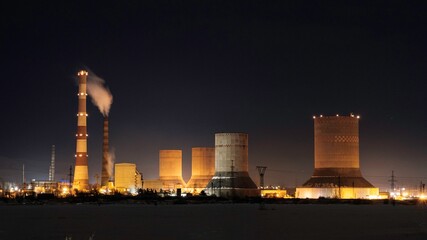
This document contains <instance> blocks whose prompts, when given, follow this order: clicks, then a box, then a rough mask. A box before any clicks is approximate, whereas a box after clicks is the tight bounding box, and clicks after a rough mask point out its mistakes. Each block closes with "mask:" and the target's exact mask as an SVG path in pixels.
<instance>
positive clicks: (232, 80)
mask: <svg viewBox="0 0 427 240" xmlns="http://www.w3.org/2000/svg"><path fill="white" fill-rule="evenodd" d="M67 2H68V3H58V2H56V1H51V2H50V3H46V2H40V1H36V2H33V3H31V4H29V3H13V4H12V3H7V2H5V1H3V2H2V3H1V5H2V6H1V10H0V11H1V35H0V36H1V38H0V39H1V42H0V44H1V45H0V49H1V65H0V70H1V82H2V87H1V92H2V93H1V95H0V100H1V106H2V114H1V116H2V117H1V120H0V121H1V122H0V126H1V138H0V178H3V180H4V181H19V180H20V179H21V172H20V169H21V167H22V164H25V166H26V170H27V171H26V175H27V179H32V178H36V179H47V177H48V167H49V163H50V151H51V145H52V144H55V145H56V148H57V155H56V159H57V162H56V163H57V167H56V173H57V178H58V179H61V178H65V177H66V174H67V172H68V168H69V166H70V165H74V151H75V132H76V125H77V121H76V120H77V119H76V113H77V90H78V89H77V85H76V73H77V71H78V70H80V69H82V68H90V69H91V70H92V71H93V72H95V73H96V74H97V75H98V76H100V77H102V78H103V79H105V81H106V83H107V85H108V87H109V88H110V90H111V92H112V94H113V96H114V101H113V105H112V107H111V112H110V143H111V146H112V147H113V148H115V152H116V157H117V159H116V161H117V162H135V163H137V166H138V168H139V170H141V171H142V172H143V174H144V178H146V179H152V178H156V177H157V176H158V151H159V150H160V149H182V150H183V175H184V179H185V180H188V179H189V178H190V175H191V147H196V146H214V133H215V132H246V133H248V134H249V166H250V174H251V176H252V177H253V178H254V180H255V181H256V182H258V176H257V174H256V170H255V166H256V165H265V166H267V167H268V168H267V172H266V180H265V182H266V184H281V185H285V186H295V184H302V183H303V182H304V181H305V180H307V179H308V178H309V176H310V175H311V173H312V171H313V121H312V115H314V114H324V115H327V114H337V113H339V114H350V113H351V112H353V113H355V114H360V115H361V121H360V156H361V157H360V161H361V167H362V172H363V174H364V175H365V176H366V178H367V179H368V180H370V181H371V182H372V183H373V184H374V185H377V186H379V187H386V186H388V184H389V183H388V182H387V179H388V178H387V177H385V176H389V175H390V174H391V171H392V170H394V171H395V174H396V175H397V176H398V177H400V178H398V180H399V182H398V185H399V184H400V185H406V186H407V187H409V186H415V185H417V184H418V183H419V181H420V180H424V181H427V161H426V160H427V159H426V158H427V147H426V146H427V124H426V123H427V110H426V108H425V105H426V103H427V98H426V87H425V86H426V84H424V82H425V81H426V79H427V67H426V66H427V55H426V54H427V45H426V44H427V30H426V26H427V15H426V12H427V5H426V4H425V3H424V2H423V1H368V3H361V2H359V1H348V2H347V1H340V3H336V2H335V1H330V2H328V1H308V2H302V1H295V2H293V1H242V2H237V1H126V2H125V1H102V4H100V3H98V4H95V3H91V2H90V1H85V2H84V3H76V2H75V1H71V2H70V1H67ZM88 113H89V119H88V131H89V146H88V152H89V175H90V177H91V182H94V181H95V180H94V175H95V174H96V173H99V172H100V169H101V164H100V163H101V151H102V115H101V114H100V113H99V111H98V110H97V108H96V107H94V106H93V104H92V103H91V102H90V101H88ZM0 180H1V179H0Z"/></svg>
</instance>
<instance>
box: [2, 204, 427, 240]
mask: <svg viewBox="0 0 427 240" xmlns="http://www.w3.org/2000/svg"><path fill="white" fill-rule="evenodd" d="M0 223H1V224H0V239H73V240H77V239H85V240H87V239H102V240H108V239H187V240H189V239H316V240H319V239H363V240H367V239H372V240H374V239H375V240H382V239H384V240H385V239H387V240H390V239H423V240H425V239H427V206H425V205H409V206H406V205H396V206H393V205H391V204H390V205H382V204H375V205H352V204H266V205H264V207H262V206H260V205H259V204H232V203H229V204H194V205H193V204H191V205H186V204H185V205H163V204H158V205H146V204H104V205H96V204H77V205H72V204H64V205H48V204H45V205H2V206H0ZM91 237H92V238H91Z"/></svg>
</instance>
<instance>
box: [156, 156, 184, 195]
mask: <svg viewBox="0 0 427 240" xmlns="http://www.w3.org/2000/svg"><path fill="white" fill-rule="evenodd" d="M159 177H160V181H162V182H163V186H164V188H165V189H166V188H169V189H176V188H183V187H185V182H184V180H183V179H182V151H181V150H160V153H159Z"/></svg>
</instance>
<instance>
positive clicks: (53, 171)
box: [49, 145, 55, 181]
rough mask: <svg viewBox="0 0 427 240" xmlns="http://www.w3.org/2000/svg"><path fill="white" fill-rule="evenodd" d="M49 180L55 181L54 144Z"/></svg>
mask: <svg viewBox="0 0 427 240" xmlns="http://www.w3.org/2000/svg"><path fill="white" fill-rule="evenodd" d="M49 181H55V145H52V156H51V159H50V166H49Z"/></svg>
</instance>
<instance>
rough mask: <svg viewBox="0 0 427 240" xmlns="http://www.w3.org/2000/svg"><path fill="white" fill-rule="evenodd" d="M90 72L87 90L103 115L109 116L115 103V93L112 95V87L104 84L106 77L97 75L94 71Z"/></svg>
mask: <svg viewBox="0 0 427 240" xmlns="http://www.w3.org/2000/svg"><path fill="white" fill-rule="evenodd" d="M88 72H89V74H88V76H87V92H88V94H89V95H90V96H91V98H92V103H93V104H95V106H97V107H98V108H99V111H100V112H101V113H102V115H104V116H108V113H109V112H110V107H111V104H112V103H113V95H111V92H110V89H108V88H107V87H106V86H104V84H105V81H104V79H102V78H100V77H98V76H96V74H95V73H93V72H92V71H88Z"/></svg>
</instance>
